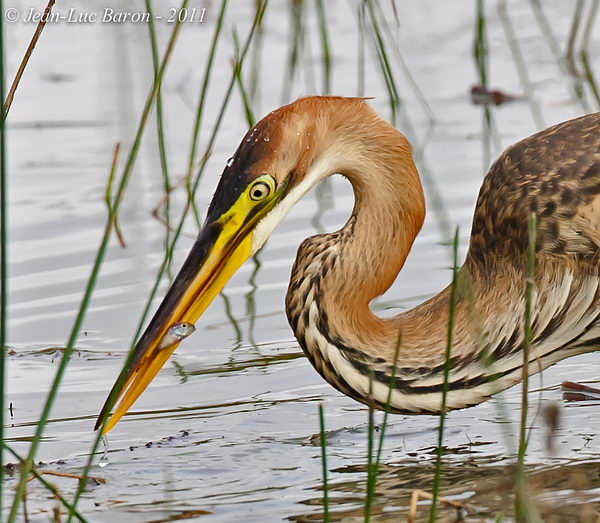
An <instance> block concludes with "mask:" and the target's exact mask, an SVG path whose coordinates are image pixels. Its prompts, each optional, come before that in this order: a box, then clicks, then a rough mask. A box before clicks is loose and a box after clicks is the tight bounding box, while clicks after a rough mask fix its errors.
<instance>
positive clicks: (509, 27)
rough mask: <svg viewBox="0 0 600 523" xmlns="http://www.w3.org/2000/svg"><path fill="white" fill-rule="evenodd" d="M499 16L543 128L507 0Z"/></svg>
mask: <svg viewBox="0 0 600 523" xmlns="http://www.w3.org/2000/svg"><path fill="white" fill-rule="evenodd" d="M498 17H499V19H500V22H501V24H502V28H503V29H504V34H505V35H506V41H507V43H508V48H509V49H510V52H511V55H512V59H513V62H514V63H515V67H516V68H517V73H518V75H519V80H520V81H521V85H522V86H523V91H524V93H525V96H526V97H527V100H528V101H529V108H530V109H531V116H532V118H533V121H534V123H535V125H536V127H537V128H538V129H542V128H544V127H545V125H544V117H543V115H542V110H541V108H540V105H539V103H538V102H537V100H536V99H535V98H534V93H533V91H534V89H533V84H532V83H531V80H530V78H529V72H528V68H527V65H526V64H525V58H524V56H523V51H522V50H521V46H520V45H519V41H518V40H517V36H516V34H515V31H514V27H513V24H512V21H511V19H510V16H509V15H508V8H507V6H506V0H499V2H498Z"/></svg>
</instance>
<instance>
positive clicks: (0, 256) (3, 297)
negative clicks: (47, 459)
mask: <svg viewBox="0 0 600 523" xmlns="http://www.w3.org/2000/svg"><path fill="white" fill-rule="evenodd" d="M3 14H4V3H3V1H2V0H0V15H2V16H0V101H1V100H4V90H5V84H4V16H3ZM6 158H7V151H6V121H5V119H4V118H0V351H2V354H0V441H4V399H5V388H6V383H5V376H6V341H7V339H8V332H7V329H8V323H7V320H8V224H7V222H6V220H7V218H8V195H7V190H8V183H7V172H6ZM3 458H4V453H3V452H2V450H0V514H2V485H3V481H4V459H3Z"/></svg>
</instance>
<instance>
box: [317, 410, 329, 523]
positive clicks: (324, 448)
mask: <svg viewBox="0 0 600 523" xmlns="http://www.w3.org/2000/svg"><path fill="white" fill-rule="evenodd" d="M319 432H320V438H319V442H320V444H321V466H322V468H323V521H324V523H328V522H329V483H328V480H327V473H328V469H327V433H326V432H325V414H324V413H323V404H322V403H319Z"/></svg>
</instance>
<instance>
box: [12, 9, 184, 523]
mask: <svg viewBox="0 0 600 523" xmlns="http://www.w3.org/2000/svg"><path fill="white" fill-rule="evenodd" d="M187 3H188V0H183V3H182V6H181V8H182V9H183V8H184V7H185V6H186V5H187ZM180 29H181V24H180V23H179V22H178V23H176V24H175V27H174V28H173V32H172V34H171V38H170V40H169V43H168V44H167V50H166V51H165V56H164V58H163V62H162V64H161V67H160V69H159V71H158V74H157V75H156V78H155V80H154V84H153V86H152V89H151V90H150V93H149V94H148V97H147V99H146V103H145V106H144V110H143V111H142V115H141V118H140V122H139V124H138V129H137V132H136V136H135V138H134V141H133V144H132V146H131V149H130V151H129V155H128V157H127V160H126V163H125V167H124V169H123V174H122V175H121V179H120V182H119V186H118V189H117V192H116V194H115V198H114V200H113V203H112V206H111V208H110V211H109V216H108V219H107V222H106V226H105V229H104V234H103V237H102V240H101V242H100V245H99V247H98V251H97V254H96V258H95V261H94V264H93V267H92V271H91V273H90V277H89V279H88V283H87V285H86V288H85V292H84V295H83V298H82V300H81V304H80V307H79V311H78V313H77V316H76V318H75V321H74V324H73V327H72V329H71V333H70V335H69V339H68V341H67V345H66V348H65V351H64V352H63V356H62V358H61V361H60V363H59V366H58V369H57V371H56V375H55V378H54V380H53V382H52V386H51V388H50V392H49V393H48V396H47V398H46V402H45V404H44V407H43V410H42V414H41V415H40V419H39V421H38V425H37V430H36V432H35V435H34V437H33V440H32V443H31V447H30V450H29V454H28V456H27V458H26V459H25V463H24V467H23V469H22V470H21V477H20V481H19V484H18V486H17V493H16V495H15V498H14V500H13V504H12V507H11V512H10V515H9V519H8V521H9V523H10V522H12V521H14V520H15V518H16V515H17V510H18V507H19V503H20V500H21V499H22V497H23V493H24V491H25V483H26V481H27V477H28V475H29V473H30V472H31V469H32V468H33V461H34V458H35V455H36V452H37V449H38V447H39V444H40V441H41V438H42V435H43V432H44V429H45V426H46V423H47V422H48V417H49V415H50V410H51V408H52V406H53V404H54V401H55V399H56V395H57V393H58V389H59V387H60V383H61V382H62V378H63V376H64V372H65V370H66V367H67V365H68V363H69V360H70V357H71V353H72V351H73V347H74V345H75V342H76V341H77V337H78V335H79V331H80V329H81V325H82V323H83V320H84V318H85V315H86V311H87V308H88V306H89V303H90V299H91V296H92V294H93V292H94V289H95V285H96V281H97V278H98V274H99V272H100V267H101V266H102V263H103V261H104V257H105V255H106V251H107V248H108V243H109V240H110V235H111V231H112V229H113V227H114V223H115V221H116V217H117V214H118V211H119V208H120V206H121V203H122V202H123V198H124V196H125V190H126V189H127V184H128V182H129V179H130V177H131V173H132V171H133V167H134V165H135V161H136V158H137V154H138V151H139V147H140V143H141V140H142V136H143V133H144V129H145V127H146V123H147V121H148V118H149V115H150V111H151V109H152V105H153V102H154V100H155V98H156V94H157V92H158V86H159V85H160V83H161V82H162V78H163V75H164V71H165V69H166V66H167V63H168V61H169V58H170V56H171V53H172V51H173V48H174V45H175V41H176V39H177V35H178V34H179V30H180ZM80 488H81V486H80ZM77 499H79V498H76V501H75V502H74V503H73V505H74V506H76V504H77Z"/></svg>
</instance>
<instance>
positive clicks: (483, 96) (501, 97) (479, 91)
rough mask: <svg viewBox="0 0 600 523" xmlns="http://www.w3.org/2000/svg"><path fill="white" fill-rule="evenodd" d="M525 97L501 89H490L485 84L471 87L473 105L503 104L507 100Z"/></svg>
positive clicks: (517, 99)
mask: <svg viewBox="0 0 600 523" xmlns="http://www.w3.org/2000/svg"><path fill="white" fill-rule="evenodd" d="M524 99H525V98H524V97H523V96H516V95H512V94H507V93H505V92H503V91H500V90H499V89H488V88H487V87H484V86H483V85H474V86H473V87H471V103H472V104H473V105H502V104H505V103H507V102H518V101H522V100H524Z"/></svg>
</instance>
